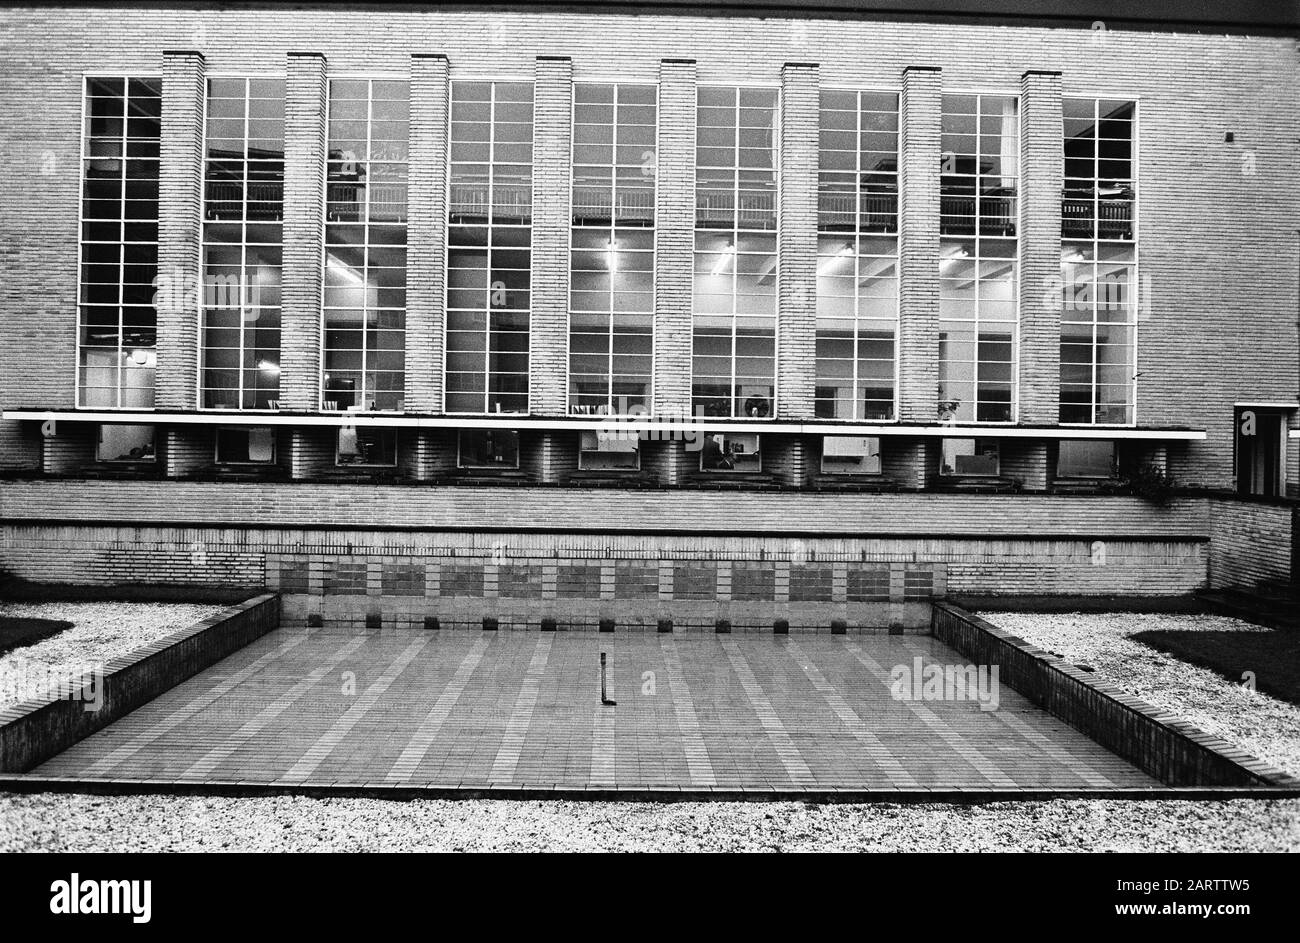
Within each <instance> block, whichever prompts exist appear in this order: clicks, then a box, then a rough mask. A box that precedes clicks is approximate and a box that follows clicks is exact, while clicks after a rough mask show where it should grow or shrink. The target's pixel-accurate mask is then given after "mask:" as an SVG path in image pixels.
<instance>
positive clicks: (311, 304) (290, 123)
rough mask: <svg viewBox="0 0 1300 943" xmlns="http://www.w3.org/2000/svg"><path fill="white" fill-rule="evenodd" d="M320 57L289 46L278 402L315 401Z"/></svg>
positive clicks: (289, 405) (315, 405)
mask: <svg viewBox="0 0 1300 943" xmlns="http://www.w3.org/2000/svg"><path fill="white" fill-rule="evenodd" d="M325 95H326V77H325V58H324V56H321V55H319V54H317V53H314V52H301V53H300V52H290V53H289V54H288V58H287V63H286V66H285V101H284V272H283V274H282V276H281V289H280V295H281V299H282V302H283V308H282V311H281V315H280V319H281V324H282V328H281V331H280V367H281V373H280V408H281V409H282V410H284V411H286V412H314V411H316V410H318V409H319V408H320V352H321V253H322V252H323V250H324V245H323V239H324V232H323V230H322V226H323V225H324V220H323V213H324V206H325V151H326V137H325V119H326V108H325Z"/></svg>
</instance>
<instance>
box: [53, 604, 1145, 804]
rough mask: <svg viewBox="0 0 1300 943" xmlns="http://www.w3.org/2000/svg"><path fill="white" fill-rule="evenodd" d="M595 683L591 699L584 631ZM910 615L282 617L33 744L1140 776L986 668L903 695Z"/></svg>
mask: <svg viewBox="0 0 1300 943" xmlns="http://www.w3.org/2000/svg"><path fill="white" fill-rule="evenodd" d="M602 651H604V652H606V653H608V658H609V694H610V697H611V698H613V699H615V700H616V701H617V702H618V703H617V706H615V707H603V706H601V704H600V682H599V653H600V652H602ZM916 658H921V659H922V660H923V663H926V664H929V663H938V664H960V663H961V662H962V660H961V659H960V657H959V656H958V655H957V654H956V653H955V652H954V651H952V650H951V649H948V648H946V647H945V646H943V645H942V644H941V643H939V642H937V641H936V640H934V639H931V638H929V637H927V636H887V635H848V636H832V635H798V634H796V635H790V636H767V635H756V634H753V635H751V634H743V635H721V636H719V635H712V634H703V633H700V634H695V633H682V634H671V635H670V634H662V635H661V634H658V633H645V634H642V633H627V634H624V633H615V634H612V635H611V634H600V633H593V632H572V633H570V632H558V633H550V632H547V633H541V632H522V631H519V632H512V631H503V632H482V633H480V632H468V631H466V632H459V631H443V632H418V631H409V632H400V631H386V632H371V633H368V634H353V633H344V632H340V631H331V630H321V629H317V630H313V631H311V632H308V631H306V630H304V629H289V628H286V629H280V630H278V631H276V632H273V633H271V634H270V635H267V636H265V637H264V638H262V639H259V640H258V641H256V642H254V643H253V644H251V645H249V646H248V647H246V648H244V649H242V650H241V651H239V652H237V653H236V654H234V655H232V656H231V657H229V658H227V659H226V660H225V661H223V662H221V663H220V664H218V665H216V666H214V667H212V668H210V669H208V670H207V671H205V672H203V673H201V674H199V675H197V676H195V677H194V678H191V679H190V680H189V681H186V682H185V683H183V684H181V685H179V686H177V687H175V688H173V689H172V690H170V691H168V692H167V693H165V694H163V695H162V696H161V697H159V698H157V699H155V700H154V701H151V702H150V703H149V704H146V705H145V706H144V707H142V708H140V709H139V710H137V711H135V712H134V713H132V714H129V715H127V716H126V717H124V718H122V719H121V720H119V721H117V722H116V723H114V724H112V725H111V726H109V727H108V728H106V729H104V730H102V731H100V732H99V733H97V734H95V735H94V736H92V737H89V738H88V739H86V740H83V741H82V742H81V743H79V744H77V745H75V746H73V747H72V748H71V749H69V750H67V751H66V752H64V753H62V754H60V755H59V756H57V757H55V758H53V759H52V760H50V761H48V762H47V763H45V764H43V765H42V766H41V767H39V768H38V769H37V770H35V772H36V773H39V774H45V775H51V776H60V777H65V776H66V777H74V778H80V779H153V780H168V781H180V782H196V781H197V782H203V781H222V782H252V783H258V784H266V783H279V784H291V783H302V784H307V785H313V784H329V783H338V784H355V785H360V784H364V783H391V784H399V785H408V784H409V785H422V784H429V785H442V786H458V785H460V786H466V787H472V786H477V787H482V786H503V787H510V786H542V787H544V786H548V785H564V786H580V787H582V786H588V785H598V786H617V787H620V788H640V787H652V786H670V787H718V788H737V787H740V788H745V789H749V788H751V787H752V788H754V789H768V788H776V789H782V790H789V789H799V788H813V789H820V788H827V787H838V788H843V789H877V788H878V789H889V788H894V787H917V786H922V787H930V788H963V787H965V788H972V789H987V788H990V787H994V788H1039V789H1042V788H1048V789H1052V788H1059V789H1080V788H1090V787H1091V788H1116V787H1119V788H1125V787H1147V786H1154V785H1157V783H1156V782H1155V781H1154V780H1152V779H1151V778H1149V777H1148V776H1146V775H1145V774H1143V773H1141V772H1140V771H1138V770H1137V769H1136V768H1134V767H1132V766H1130V765H1129V764H1128V763H1126V762H1124V761H1123V760H1121V759H1120V758H1118V757H1117V756H1115V755H1113V754H1111V753H1109V752H1107V751H1106V750H1104V749H1103V748H1102V747H1100V746H1098V745H1097V744H1095V743H1093V742H1092V741H1091V740H1089V739H1087V738H1086V737H1084V736H1083V735H1082V734H1080V733H1078V732H1077V731H1075V730H1073V729H1071V728H1070V727H1068V726H1066V725H1065V724H1063V723H1062V722H1060V721H1058V720H1056V719H1055V718H1053V717H1051V716H1050V715H1048V714H1046V713H1045V712H1043V711H1041V710H1039V709H1037V708H1035V707H1033V706H1031V705H1030V704H1029V703H1028V702H1027V701H1026V700H1025V699H1024V698H1023V697H1021V696H1020V695H1018V694H1016V693H1015V692H1013V691H1011V690H1010V689H1009V688H1007V687H1006V686H1005V685H1003V686H1001V688H1000V691H999V694H1000V700H999V704H998V709H996V710H988V711H986V710H981V709H980V707H979V704H978V703H976V702H975V701H972V700H964V701H930V700H927V701H904V700H895V699H894V698H893V697H892V696H891V694H890V671H891V669H892V668H893V667H894V666H896V665H907V666H908V667H912V666H913V665H914V659H916Z"/></svg>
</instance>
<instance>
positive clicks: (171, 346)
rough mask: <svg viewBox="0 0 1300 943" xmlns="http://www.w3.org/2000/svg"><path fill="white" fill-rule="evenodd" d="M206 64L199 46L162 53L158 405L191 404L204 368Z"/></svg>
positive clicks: (185, 406) (178, 406) (190, 406)
mask: <svg viewBox="0 0 1300 943" xmlns="http://www.w3.org/2000/svg"><path fill="white" fill-rule="evenodd" d="M206 103H207V78H206V66H205V63H204V60H203V56H202V55H201V54H200V53H197V52H164V53H163V89H162V140H161V142H160V145H159V147H160V152H159V153H160V157H161V160H160V161H159V168H158V170H159V181H158V197H159V204H158V289H159V291H158V296H159V297H158V305H157V309H158V341H157V344H158V370H157V373H156V376H157V381H156V383H157V388H156V391H155V402H156V404H157V405H158V407H159V408H161V409H194V408H195V406H196V405H197V403H196V396H197V395H198V394H197V390H198V376H199V364H198V360H199V352H198V344H199V305H198V303H199V291H200V284H201V282H202V277H203V269H202V258H201V251H202V250H201V238H202V232H201V230H202V226H203V220H202V213H203V121H204V110H205V105H206Z"/></svg>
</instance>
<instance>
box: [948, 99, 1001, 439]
mask: <svg viewBox="0 0 1300 943" xmlns="http://www.w3.org/2000/svg"><path fill="white" fill-rule="evenodd" d="M942 120H943V154H942V157H941V159H942V161H943V163H942V166H941V169H940V199H939V205H940V233H941V238H940V243H939V403H938V406H939V416H940V417H942V418H945V419H956V420H958V421H964V422H1010V421H1012V419H1014V418H1015V416H1014V403H1015V395H1016V363H1015V361H1016V343H1017V313H1016V307H1017V306H1016V290H1017V270H1016V256H1017V245H1016V239H1015V235H1016V215H1017V214H1016V199H1017V179H1018V173H1019V169H1018V168H1019V154H1020V144H1019V131H1018V117H1017V101H1016V99H1015V98H1012V97H1009V96H1003V95H945V96H943V119H942Z"/></svg>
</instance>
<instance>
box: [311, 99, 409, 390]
mask: <svg viewBox="0 0 1300 943" xmlns="http://www.w3.org/2000/svg"><path fill="white" fill-rule="evenodd" d="M408 98H409V95H408V86H407V83H406V82H400V81H390V80H380V79H335V80H333V81H331V82H330V97H329V103H330V104H329V184H328V192H327V195H326V208H325V220H326V221H325V274H324V296H323V300H324V326H325V337H324V374H323V376H322V384H323V388H322V405H323V408H324V409H326V410H335V409H339V410H342V409H349V408H357V407H359V408H360V409H362V410H367V411H369V410H400V409H401V408H402V405H403V389H404V385H405V362H404V361H405V350H406V180H407V154H406V146H407V121H408V110H409V109H408Z"/></svg>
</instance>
